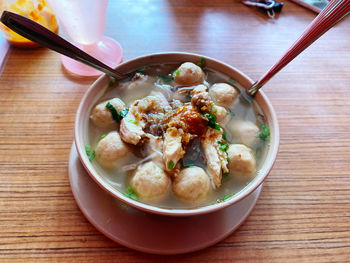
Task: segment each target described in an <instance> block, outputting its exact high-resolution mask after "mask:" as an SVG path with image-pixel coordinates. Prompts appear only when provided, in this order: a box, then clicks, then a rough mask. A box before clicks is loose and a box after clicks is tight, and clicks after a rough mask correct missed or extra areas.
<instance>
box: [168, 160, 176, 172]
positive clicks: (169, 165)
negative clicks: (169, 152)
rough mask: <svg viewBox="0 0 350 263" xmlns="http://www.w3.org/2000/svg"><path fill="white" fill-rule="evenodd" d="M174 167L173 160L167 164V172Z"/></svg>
mask: <svg viewBox="0 0 350 263" xmlns="http://www.w3.org/2000/svg"><path fill="white" fill-rule="evenodd" d="M174 166H175V164H174V162H173V160H170V161H169V163H168V168H169V170H172V169H174Z"/></svg>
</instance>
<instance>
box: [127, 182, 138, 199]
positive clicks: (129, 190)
mask: <svg viewBox="0 0 350 263" xmlns="http://www.w3.org/2000/svg"><path fill="white" fill-rule="evenodd" d="M124 195H125V196H126V197H129V198H131V199H133V200H135V201H137V200H138V196H137V194H136V193H135V191H134V189H132V188H131V186H128V187H127V188H126V193H124Z"/></svg>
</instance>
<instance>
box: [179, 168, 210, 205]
mask: <svg viewBox="0 0 350 263" xmlns="http://www.w3.org/2000/svg"><path fill="white" fill-rule="evenodd" d="M209 190H210V182H209V177H208V175H207V174H206V173H205V171H204V170H203V169H202V168H200V167H195V166H194V167H189V168H185V169H183V170H181V171H180V173H179V174H177V175H176V177H175V180H174V182H173V192H174V194H175V195H176V196H177V197H179V198H180V199H183V200H186V201H191V202H198V201H202V200H204V199H205V198H206V197H207V196H208V193H209Z"/></svg>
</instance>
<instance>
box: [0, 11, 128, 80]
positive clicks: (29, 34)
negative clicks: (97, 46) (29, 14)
mask: <svg viewBox="0 0 350 263" xmlns="http://www.w3.org/2000/svg"><path fill="white" fill-rule="evenodd" d="M0 21H1V22H2V23H3V24H4V25H6V26H7V27H9V28H10V29H12V30H13V31H15V32H16V33H18V34H20V35H21V36H23V37H25V38H28V39H29V40H31V41H33V42H36V43H38V44H40V45H42V46H44V47H47V48H49V49H52V50H54V51H56V52H58V53H61V54H63V55H65V56H67V57H70V58H72V59H75V60H77V61H80V62H82V63H84V64H86V65H88V66H91V67H93V68H95V69H97V70H100V71H102V72H104V73H106V74H108V75H110V76H112V77H113V78H116V79H123V78H125V76H124V75H123V74H122V73H120V72H118V71H116V70H114V69H112V68H111V67H109V66H107V65H106V64H104V63H102V62H101V61H99V60H97V59H95V58H94V57H92V56H90V55H89V54H87V53H85V52H84V51H82V50H81V49H79V48H77V47H76V46H74V45H72V44H71V43H69V42H68V41H66V40H65V39H63V38H61V37H60V36H58V35H57V34H55V33H53V32H51V31H50V30H48V29H47V28H45V27H43V26H42V25H40V24H38V23H36V22H34V21H32V20H30V19H28V18H26V17H23V16H20V15H17V14H15V13H12V12H8V11H4V12H3V13H2V16H1V19H0Z"/></svg>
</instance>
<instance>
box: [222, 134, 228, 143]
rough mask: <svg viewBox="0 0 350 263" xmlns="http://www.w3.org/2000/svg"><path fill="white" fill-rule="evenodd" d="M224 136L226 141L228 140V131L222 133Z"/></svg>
mask: <svg viewBox="0 0 350 263" xmlns="http://www.w3.org/2000/svg"><path fill="white" fill-rule="evenodd" d="M222 138H223V139H224V140H225V141H227V133H226V132H223V133H222Z"/></svg>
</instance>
